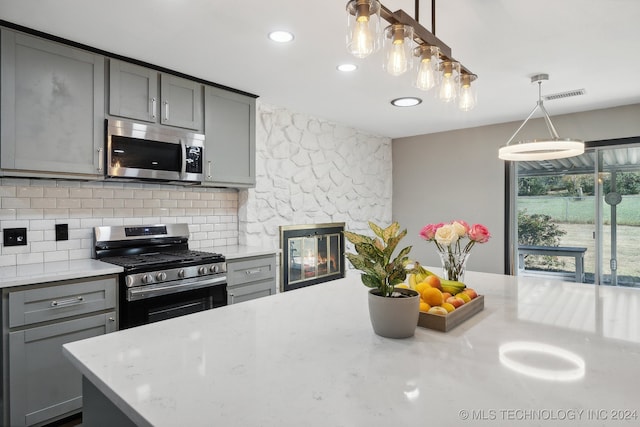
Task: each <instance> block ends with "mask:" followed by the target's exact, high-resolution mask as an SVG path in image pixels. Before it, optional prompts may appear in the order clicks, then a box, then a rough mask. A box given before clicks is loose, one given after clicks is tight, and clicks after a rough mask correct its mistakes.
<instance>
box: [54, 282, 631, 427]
mask: <svg viewBox="0 0 640 427" xmlns="http://www.w3.org/2000/svg"><path fill="white" fill-rule="evenodd" d="M349 273H350V274H349V275H348V276H347V278H345V279H341V280H336V281H333V282H328V283H324V284H320V285H316V286H311V287H308V288H303V289H298V290H295V291H291V292H286V293H282V294H277V295H275V296H271V297H266V298H261V299H257V300H252V301H248V302H243V303H241V304H237V305H231V306H226V307H221V308H217V309H214V310H209V311H205V312H200V313H196V314H193V315H189V316H184V317H181V318H175V319H170V320H167V321H163V322H158V323H153V324H149V325H145V326H142V327H138V328H134V329H129V330H124V331H120V332H116V333H112V334H108V335H103V336H100V337H95V338H91V339H88V340H84V341H79V342H74V343H70V344H65V345H64V351H65V354H66V355H67V357H69V358H70V359H71V360H72V362H73V363H74V364H75V366H77V368H78V369H79V370H80V371H81V372H82V373H83V374H84V375H85V376H86V377H87V378H88V379H89V380H90V381H91V382H93V383H94V384H95V385H96V387H98V389H99V390H100V391H101V392H102V393H104V394H105V395H106V396H107V397H108V398H109V399H110V400H112V401H113V402H114V403H115V404H116V405H117V406H118V407H119V408H120V409H121V410H122V411H123V412H124V413H125V414H127V415H128V416H129V417H130V418H131V419H132V420H133V421H134V422H136V423H137V424H138V425H141V426H182V425H188V426H213V425H220V426H238V427H240V426H242V427H250V426H262V427H270V426H273V427H276V426H277V427H286V426H291V427H294V426H295V427H298V426H318V427H320V426H322V427H326V426H381V427H382V426H384V427H389V426H429V425H440V426H476V425H491V426H496V425H500V426H530V425H542V426H548V425H554V426H567V425H580V426H605V425H606V426H618V425H638V423H640V421H638V417H639V416H640V414H639V413H638V412H639V411H640V399H638V396H640V379H639V378H640V290H637V289H624V288H610V287H598V286H593V285H586V284H575V283H563V282H556V281H549V280H545V279H536V278H531V277H521V278H515V277H510V276H502V275H495V274H486V273H475V272H467V276H466V278H467V285H468V286H469V287H473V288H474V289H476V290H477V291H478V292H479V293H480V294H483V295H485V308H484V310H483V311H482V312H480V313H478V314H476V315H475V316H474V317H472V318H471V319H469V320H467V321H466V322H464V323H463V324H461V325H460V326H458V327H456V328H455V329H453V330H451V331H449V332H447V333H443V332H438V331H434V330H428V329H423V328H418V329H417V331H416V334H415V336H414V337H412V338H408V339H402V340H394V339H387V338H382V337H379V336H377V335H375V334H374V333H373V330H372V328H371V324H370V321H369V314H368V308H367V288H365V287H364V286H363V285H362V284H360V281H359V275H358V274H357V273H355V272H353V271H350V272H349ZM621 418H622V419H621Z"/></svg>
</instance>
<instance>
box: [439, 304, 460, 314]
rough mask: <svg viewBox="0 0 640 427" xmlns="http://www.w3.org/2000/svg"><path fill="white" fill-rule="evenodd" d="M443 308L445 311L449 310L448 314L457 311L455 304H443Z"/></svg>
mask: <svg viewBox="0 0 640 427" xmlns="http://www.w3.org/2000/svg"><path fill="white" fill-rule="evenodd" d="M440 307H442V308H444V309H445V310H447V313H451V312H452V311H453V310H455V309H456V308H455V307H454V306H453V304H450V303H448V302H443V303H442V305H441V306H440Z"/></svg>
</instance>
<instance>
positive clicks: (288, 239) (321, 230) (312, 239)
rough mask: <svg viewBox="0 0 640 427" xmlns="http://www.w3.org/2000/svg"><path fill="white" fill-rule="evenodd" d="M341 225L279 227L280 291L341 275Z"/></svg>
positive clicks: (342, 256) (342, 242) (342, 248)
mask: <svg viewBox="0 0 640 427" xmlns="http://www.w3.org/2000/svg"><path fill="white" fill-rule="evenodd" d="M343 230H344V225H343V224H342V223H340V224H318V225H312V226H311V225H305V226H287V227H281V248H282V251H283V257H282V261H283V263H282V267H283V275H282V277H283V280H284V281H283V287H282V290H283V291H288V290H291V289H297V288H301V287H303V286H309V285H314V284H317V283H321V282H326V281H329V280H333V279H337V278H340V277H344V236H343V234H342V231H343Z"/></svg>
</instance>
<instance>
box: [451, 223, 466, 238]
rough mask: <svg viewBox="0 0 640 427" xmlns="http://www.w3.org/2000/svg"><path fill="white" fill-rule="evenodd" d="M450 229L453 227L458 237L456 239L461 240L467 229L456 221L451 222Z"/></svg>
mask: <svg viewBox="0 0 640 427" xmlns="http://www.w3.org/2000/svg"><path fill="white" fill-rule="evenodd" d="M451 227H453V230H454V231H455V233H456V234H457V235H458V238H462V237H464V236H466V235H467V227H465V226H464V225H463V224H460V223H459V222H458V221H453V222H452V223H451Z"/></svg>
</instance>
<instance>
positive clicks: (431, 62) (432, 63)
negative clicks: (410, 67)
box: [413, 44, 440, 91]
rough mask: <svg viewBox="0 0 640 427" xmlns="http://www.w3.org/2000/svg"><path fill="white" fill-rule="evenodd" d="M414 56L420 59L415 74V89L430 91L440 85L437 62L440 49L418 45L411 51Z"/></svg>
mask: <svg viewBox="0 0 640 427" xmlns="http://www.w3.org/2000/svg"><path fill="white" fill-rule="evenodd" d="M413 54H414V56H417V57H418V58H420V60H419V61H420V62H419V64H418V72H417V74H416V80H415V87H417V88H418V89H420V90H424V91H427V90H431V89H433V88H434V87H435V86H437V85H438V84H439V83H440V73H439V71H438V66H439V64H438V62H439V61H440V49H438V46H428V45H424V44H423V45H420V46H418V47H416V48H415V49H414V50H413Z"/></svg>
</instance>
